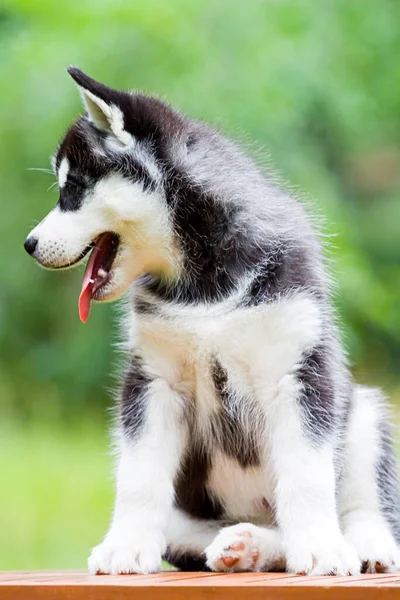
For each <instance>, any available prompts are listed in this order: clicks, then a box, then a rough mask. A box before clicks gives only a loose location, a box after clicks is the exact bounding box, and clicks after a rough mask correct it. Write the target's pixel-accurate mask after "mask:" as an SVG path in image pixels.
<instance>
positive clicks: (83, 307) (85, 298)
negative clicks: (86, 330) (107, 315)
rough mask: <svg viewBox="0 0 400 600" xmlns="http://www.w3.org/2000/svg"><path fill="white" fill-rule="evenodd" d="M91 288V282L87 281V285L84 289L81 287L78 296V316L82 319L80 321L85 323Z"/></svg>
mask: <svg viewBox="0 0 400 600" xmlns="http://www.w3.org/2000/svg"><path fill="white" fill-rule="evenodd" d="M92 289H93V284H92V283H88V285H87V286H86V287H85V288H84V289H82V291H81V293H80V296H79V302H78V307H79V318H80V320H81V321H82V323H86V321H87V320H88V318H89V313H90V303H91V301H92Z"/></svg>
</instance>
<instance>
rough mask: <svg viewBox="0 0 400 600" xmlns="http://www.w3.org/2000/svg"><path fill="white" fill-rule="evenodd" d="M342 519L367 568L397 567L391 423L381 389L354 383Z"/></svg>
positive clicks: (398, 508)
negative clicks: (357, 385)
mask: <svg viewBox="0 0 400 600" xmlns="http://www.w3.org/2000/svg"><path fill="white" fill-rule="evenodd" d="M340 504H341V522H342V528H343V531H344V535H345V538H346V540H347V541H348V542H349V543H350V544H351V545H352V546H353V547H355V548H356V550H357V552H358V555H359V558H360V560H361V562H362V565H363V570H364V571H366V572H369V573H375V572H389V571H395V570H398V569H399V568H400V551H399V547H398V545H397V543H396V538H397V542H398V541H399V537H398V536H399V524H400V502H399V493H398V487H397V475H396V465H395V460H394V456H393V449H392V444H391V440H390V426H389V420H388V417H387V414H386V410H385V405H384V402H383V400H382V398H381V395H380V392H378V391H377V390H373V389H368V388H362V387H357V388H356V389H355V393H354V402H353V406H352V410H351V414H350V416H349V429H348V432H347V439H346V444H345V465H344V470H343V479H342V484H341V497H340Z"/></svg>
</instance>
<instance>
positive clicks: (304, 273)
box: [243, 246, 323, 307]
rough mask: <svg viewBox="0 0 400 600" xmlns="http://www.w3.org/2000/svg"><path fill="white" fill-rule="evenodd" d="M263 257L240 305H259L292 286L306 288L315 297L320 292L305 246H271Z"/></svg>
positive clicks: (282, 293)
mask: <svg viewBox="0 0 400 600" xmlns="http://www.w3.org/2000/svg"><path fill="white" fill-rule="evenodd" d="M265 254H266V257H267V259H266V261H265V263H264V264H263V265H262V266H261V268H260V269H259V273H258V275H257V277H256V278H255V279H254V281H253V283H252V284H251V286H250V289H249V291H248V293H247V294H246V296H245V298H244V300H243V306H246V307H251V306H258V305H260V304H263V303H265V302H268V301H269V300H271V299H273V298H275V297H277V296H282V295H284V294H285V293H287V292H288V291H290V290H292V289H296V290H301V289H307V290H312V291H313V292H314V295H315V297H318V296H321V295H322V294H323V288H322V285H321V281H320V279H319V278H318V277H317V276H316V275H315V268H314V269H313V267H312V265H311V263H310V260H309V257H308V255H307V250H306V249H305V248H301V247H297V248H285V249H283V248H281V247H279V246H278V247H275V248H270V249H269V250H267V251H266V253H265Z"/></svg>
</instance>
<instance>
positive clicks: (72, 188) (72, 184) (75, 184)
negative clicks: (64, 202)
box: [65, 180, 83, 192]
mask: <svg viewBox="0 0 400 600" xmlns="http://www.w3.org/2000/svg"><path fill="white" fill-rule="evenodd" d="M65 187H66V188H67V190H68V192H78V191H80V190H81V189H82V188H83V184H82V183H81V182H79V181H75V180H73V181H71V180H68V181H67V182H66V184H65Z"/></svg>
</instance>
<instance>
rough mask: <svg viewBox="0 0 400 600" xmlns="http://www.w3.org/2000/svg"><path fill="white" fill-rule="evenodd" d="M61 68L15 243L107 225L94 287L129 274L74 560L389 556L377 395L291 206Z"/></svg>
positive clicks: (384, 444)
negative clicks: (363, 382)
mask: <svg viewBox="0 0 400 600" xmlns="http://www.w3.org/2000/svg"><path fill="white" fill-rule="evenodd" d="M69 72H70V74H71V75H72V77H73V78H74V80H75V81H76V83H77V84H78V87H79V90H80V92H81V94H82V98H83V101H84V104H85V108H86V111H87V112H86V114H85V116H83V117H81V118H79V119H78V120H77V121H76V123H74V124H73V125H72V127H71V128H70V129H69V130H68V132H67V134H66V136H65V138H64V140H63V141H62V143H61V145H60V147H59V149H58V151H57V153H56V156H55V159H54V168H55V171H56V174H57V177H58V183H59V187H60V200H59V202H58V203H57V205H56V207H55V208H54V209H53V210H52V211H51V212H50V213H49V214H48V215H47V217H46V218H45V219H44V220H43V221H42V222H41V223H40V224H39V225H38V226H37V227H35V229H34V230H33V231H32V232H31V234H30V240H34V246H35V249H34V252H33V255H34V257H35V258H36V259H37V261H39V262H40V263H41V264H42V265H43V266H45V267H48V268H53V269H54V268H65V267H69V266H71V265H72V264H75V263H77V262H80V260H81V259H82V257H83V255H84V254H85V252H86V250H87V249H88V248H89V247H90V244H91V243H92V241H93V240H95V239H96V237H97V236H99V234H101V233H103V232H106V231H112V232H115V233H117V234H118V235H119V238H120V246H119V250H118V254H117V256H116V258H115V261H114V263H113V268H112V272H111V275H112V276H111V280H110V281H109V283H108V284H107V285H106V286H105V287H104V288H103V289H101V290H100V291H99V295H98V297H97V299H98V300H108V301H111V300H115V299H117V298H119V297H120V296H122V294H124V293H125V292H126V291H127V290H128V288H129V291H128V299H129V302H128V304H129V310H128V311H127V316H126V319H124V322H123V331H124V336H125V338H126V349H127V358H128V367H127V370H126V375H125V380H124V384H123V388H122V391H121V402H120V420H119V428H118V433H119V435H118V444H119V460H118V470H117V486H116V487H117V489H116V501H115V510H114V514H113V518H112V522H111V526H110V529H109V531H108V533H107V535H106V536H105V538H104V540H103V542H102V543H101V544H100V545H99V546H97V547H96V548H94V549H93V551H92V553H91V556H90V558H89V571H90V572H91V573H128V572H129V573H130V572H139V573H148V572H154V571H157V570H158V569H160V566H161V559H162V557H166V558H167V559H168V560H169V561H170V562H172V563H173V564H175V565H177V566H178V567H180V568H183V569H204V568H208V569H212V570H216V571H236V570H254V571H261V570H271V569H272V570H273V569H287V571H289V572H293V573H306V574H314V575H315V574H321V575H322V574H338V575H347V574H357V573H359V571H360V568H363V569H364V570H367V571H370V572H374V571H376V570H385V571H391V570H394V569H396V568H399V567H400V553H399V549H398V546H397V544H398V543H399V542H400V512H399V511H400V502H399V494H398V486H397V475H396V465H395V461H394V457H393V449H392V443H391V438H390V427H389V420H388V416H387V409H386V406H385V401H384V399H383V398H382V395H381V393H380V392H379V391H378V390H374V389H368V388H365V387H361V386H358V385H355V384H354V383H353V381H352V380H351V377H350V375H349V372H348V370H347V367H346V360H345V357H344V353H343V350H342V346H341V342H340V339H339V336H338V330H337V326H336V322H335V315H334V314H333V310H332V306H331V295H330V286H329V279H328V278H327V275H326V270H325V266H324V261H323V257H322V253H321V244H320V240H319V238H318V236H317V235H316V233H315V232H314V228H313V225H312V223H311V221H310V218H309V216H308V215H307V214H306V212H305V210H304V208H303V206H302V205H301V204H300V203H299V202H298V201H297V200H296V199H295V198H293V197H292V196H291V195H289V194H288V193H287V192H286V191H283V190H282V189H280V188H279V187H278V185H277V184H276V182H275V181H274V180H273V179H271V178H269V177H266V176H265V175H264V174H263V173H262V172H261V170H260V169H259V168H258V167H257V166H256V165H255V164H254V163H253V162H252V161H251V160H250V159H249V158H248V157H247V156H246V155H245V154H243V152H242V151H241V150H240V149H239V148H238V147H237V146H236V145H235V144H234V143H232V142H230V141H228V140H227V139H225V138H224V137H222V136H221V135H220V134H219V133H217V132H216V131H214V130H212V129H210V128H209V127H207V126H206V125H204V124H202V123H199V122H196V121H192V120H189V119H187V118H185V117H183V116H182V115H181V114H179V113H177V112H175V111H174V110H172V109H171V108H170V107H169V106H167V105H166V104H164V103H163V102H161V101H159V100H156V99H154V98H151V97H147V96H144V95H141V94H136V93H126V92H119V91H115V90H113V89H111V88H108V87H106V86H104V85H102V84H100V83H98V82H96V81H94V80H93V79H91V78H89V77H88V76H86V75H85V74H84V73H82V72H81V71H79V70H78V69H75V68H71V69H70V70H69ZM31 246H32V245H31ZM31 250H32V247H31Z"/></svg>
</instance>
